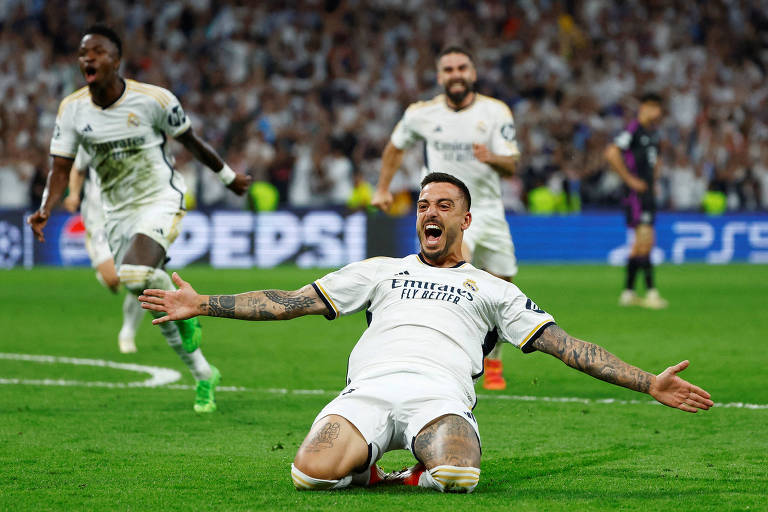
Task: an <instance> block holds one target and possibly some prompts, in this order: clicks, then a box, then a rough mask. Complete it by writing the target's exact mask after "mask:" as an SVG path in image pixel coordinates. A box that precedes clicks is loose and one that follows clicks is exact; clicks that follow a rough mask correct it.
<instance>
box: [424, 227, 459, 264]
mask: <svg viewBox="0 0 768 512" xmlns="http://www.w3.org/2000/svg"><path fill="white" fill-rule="evenodd" d="M442 236H443V246H442V247H441V248H439V249H429V250H428V249H427V248H426V244H425V243H424V237H426V235H425V234H424V229H423V228H421V229H419V242H420V243H421V253H422V254H423V255H424V256H425V257H426V258H429V259H430V260H432V261H434V262H435V263H437V262H438V261H439V260H441V259H442V258H443V257H445V256H447V255H448V254H449V253H450V251H451V247H452V246H453V242H454V240H456V236H457V233H456V232H455V231H454V230H450V229H448V228H447V227H446V226H444V227H443V235H442Z"/></svg>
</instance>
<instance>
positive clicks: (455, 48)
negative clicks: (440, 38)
mask: <svg viewBox="0 0 768 512" xmlns="http://www.w3.org/2000/svg"><path fill="white" fill-rule="evenodd" d="M451 53H460V54H462V55H466V56H467V58H468V59H469V61H470V62H471V63H472V65H474V64H475V59H474V58H473V57H472V54H471V53H469V50H467V49H466V48H464V47H463V46H459V45H457V44H452V45H448V46H446V47H445V48H443V49H442V50H440V53H438V54H437V60H438V61H439V60H440V59H442V58H443V57H445V56H446V55H450V54H451Z"/></svg>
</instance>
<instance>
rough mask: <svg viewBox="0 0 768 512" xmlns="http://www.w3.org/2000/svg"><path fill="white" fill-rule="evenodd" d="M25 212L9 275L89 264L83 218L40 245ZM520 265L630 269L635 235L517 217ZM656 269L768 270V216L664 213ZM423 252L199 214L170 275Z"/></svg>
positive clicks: (315, 225) (363, 232)
mask: <svg viewBox="0 0 768 512" xmlns="http://www.w3.org/2000/svg"><path fill="white" fill-rule="evenodd" d="M27 214H28V213H27V212H24V211H21V210H4V211H0V268H11V267H15V266H26V267H32V266H34V265H65V266H70V265H89V264H90V262H89V261H88V254H87V252H86V250H85V228H84V226H83V223H82V221H81V219H80V216H79V215H69V214H66V213H63V212H57V213H55V214H54V215H52V216H51V219H50V220H49V222H48V226H47V228H46V231H45V234H46V243H44V244H41V243H39V242H37V241H35V240H34V238H33V236H32V232H31V231H30V229H29V227H28V226H26V225H25V223H24V219H25V217H26V215H27ZM507 220H508V222H509V225H510V230H511V232H512V236H513V238H514V241H515V251H516V254H517V258H518V260H520V261H521V262H529V263H587V262H591V263H608V264H612V265H623V264H624V262H625V261H626V256H627V253H628V249H629V246H630V244H631V241H632V240H631V233H628V232H627V230H626V228H625V226H624V219H623V216H622V215H621V214H620V213H617V212H605V213H583V214H580V215H569V216H552V217H538V216H529V215H508V216H507ZM656 238H657V243H656V248H655V249H654V251H653V255H652V256H653V260H654V261H655V262H657V263H664V262H666V263H675V264H677V263H685V262H705V263H711V264H722V263H729V262H748V263H763V264H765V263H768V215H766V214H732V215H724V216H720V217H708V216H705V215H702V214H671V213H661V214H659V215H658V217H657V219H656ZM417 250H418V240H417V238H416V228H415V216H414V215H409V216H406V217H402V218H391V217H387V216H385V215H382V214H372V215H366V214H364V213H359V212H358V213H351V214H350V213H343V212H338V211H334V210H317V211H288V210H285V211H277V212H271V213H262V214H258V215H257V214H253V213H250V212H242V211H213V212H200V211H191V212H189V213H187V215H186V217H185V218H184V220H183V222H182V225H181V233H180V235H179V237H178V238H177V240H176V242H175V243H174V244H173V245H172V246H171V249H170V251H169V256H170V257H171V262H170V264H169V267H173V268H179V267H182V266H185V265H188V264H190V263H208V264H211V265H213V266H214V267H221V268H224V267H227V268H251V267H261V268H268V267H272V266H275V265H279V264H284V263H291V264H296V265H298V266H301V267H325V268H334V267H340V266H343V265H345V264H347V263H349V262H352V261H358V260H361V259H364V258H366V257H372V256H405V255H407V254H411V253H413V252H415V251H417Z"/></svg>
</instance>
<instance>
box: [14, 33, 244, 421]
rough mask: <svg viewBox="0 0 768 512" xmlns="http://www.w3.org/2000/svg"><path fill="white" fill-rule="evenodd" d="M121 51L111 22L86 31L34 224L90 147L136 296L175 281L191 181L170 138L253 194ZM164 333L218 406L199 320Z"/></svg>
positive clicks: (109, 224)
mask: <svg viewBox="0 0 768 512" xmlns="http://www.w3.org/2000/svg"><path fill="white" fill-rule="evenodd" d="M121 57H122V43H121V41H120V38H119V37H118V36H117V34H115V32H114V31H113V30H112V29H110V28H108V27H104V26H95V27H92V28H90V29H89V30H87V31H86V32H85V35H84V36H83V38H82V39H81V41H80V47H79V50H78V62H79V65H80V71H81V72H82V74H83V76H84V77H85V81H86V82H87V84H88V85H87V87H83V88H82V89H80V90H79V91H77V92H75V93H73V94H71V95H69V96H67V97H66V98H64V100H62V102H61V105H60V106H59V112H58V115H57V118H56V126H55V129H54V133H53V138H52V140H51V155H52V156H53V166H52V169H51V171H50V173H49V174H48V182H47V184H46V188H45V192H44V194H43V200H42V204H41V205H40V209H39V210H38V211H37V212H35V213H34V214H33V215H31V216H30V217H29V219H28V222H29V224H30V225H31V226H32V230H33V231H34V233H35V235H36V236H37V238H38V240H40V241H44V240H45V239H44V236H43V230H44V228H45V224H46V222H47V221H48V217H49V215H50V212H51V209H52V208H53V207H54V206H55V205H56V204H57V203H58V202H59V200H60V199H61V196H62V194H63V192H64V189H65V188H66V186H67V182H68V179H69V174H70V170H71V168H72V160H73V158H74V157H75V154H76V152H77V149H78V147H82V148H83V149H84V150H85V152H86V153H87V154H88V156H89V157H90V159H91V166H92V167H93V169H94V171H95V172H96V174H97V175H98V178H99V183H100V185H101V199H102V205H103V208H104V215H105V219H106V231H107V239H108V241H109V247H110V249H111V252H112V254H113V256H114V259H115V264H116V266H117V275H118V277H119V279H120V282H121V283H122V284H123V285H125V287H126V288H127V289H128V290H129V291H130V292H131V293H133V294H135V295H138V294H139V293H141V290H143V289H145V288H148V287H151V288H163V289H166V290H172V289H174V288H173V283H172V282H171V279H170V277H169V276H168V274H166V272H165V271H164V270H163V269H162V265H163V264H164V263H165V257H166V252H167V250H168V247H169V246H170V244H171V243H172V242H173V240H174V239H175V238H176V236H177V235H178V228H179V223H180V221H181V219H182V217H183V216H184V214H185V210H184V190H185V186H184V180H183V178H182V177H181V175H180V174H179V173H177V172H176V171H175V170H174V169H173V167H172V166H171V165H170V163H169V162H168V159H167V157H166V154H165V143H166V140H167V137H173V138H175V139H176V140H178V141H179V142H181V143H182V144H183V145H184V147H185V148H186V149H187V150H189V151H190V152H191V153H192V154H193V155H194V156H195V158H197V159H198V160H199V161H200V162H202V163H203V164H205V165H206V166H208V167H209V168H211V169H212V170H213V171H215V172H216V173H218V175H219V176H220V178H221V179H222V181H223V182H224V183H225V184H226V185H227V186H228V187H229V188H230V189H231V190H233V191H235V192H237V193H239V194H242V193H244V192H245V190H246V189H247V187H248V184H249V182H250V178H249V177H247V176H241V175H236V174H235V172H234V171H232V169H230V168H229V166H227V165H226V164H225V163H224V161H223V160H222V159H221V157H219V155H218V154H217V153H216V152H215V151H214V150H213V149H212V148H211V147H210V146H209V145H208V144H206V143H205V142H204V141H202V140H201V139H200V138H198V137H197V135H196V134H195V133H194V132H193V130H192V128H191V124H190V121H189V119H188V118H187V116H186V115H185V114H184V111H183V110H182V108H181V105H180V104H179V101H178V100H177V99H176V97H175V96H174V95H173V94H172V93H171V92H170V91H168V90H166V89H163V88H161V87H156V86H153V85H149V84H144V83H140V82H136V81H133V80H129V79H125V78H123V77H122V76H121V75H120V61H121ZM162 332H163V335H164V336H165V338H166V340H167V341H168V344H169V345H170V346H171V347H172V348H173V349H174V350H175V351H176V353H177V354H178V355H179V356H180V357H181V359H182V361H184V363H185V364H186V365H187V367H188V368H189V369H190V371H191V372H192V375H193V376H194V377H195V380H196V381H197V388H196V398H195V404H194V409H195V411H197V412H212V411H214V410H215V409H216V403H215V401H214V388H215V387H216V384H217V383H218V381H219V379H220V373H219V371H218V370H217V369H216V368H214V367H213V366H210V365H209V364H208V361H207V360H206V359H205V357H204V356H203V354H202V351H201V350H200V348H199V345H200V340H201V337H202V334H201V329H200V325H199V322H198V321H197V320H184V321H179V322H171V323H167V324H165V325H164V326H163V329H162Z"/></svg>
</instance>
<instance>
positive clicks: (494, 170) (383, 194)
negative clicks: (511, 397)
mask: <svg viewBox="0 0 768 512" xmlns="http://www.w3.org/2000/svg"><path fill="white" fill-rule="evenodd" d="M436 64H437V82H438V84H439V85H441V86H442V87H443V88H444V89H445V93H444V94H439V95H438V96H436V97H435V98H433V99H431V100H430V101H420V102H417V103H414V104H412V105H411V106H409V107H408V108H407V109H406V111H405V114H403V118H402V119H401V120H400V122H399V123H397V126H395V130H394V131H393V132H392V137H391V139H390V141H389V143H388V144H387V147H386V148H385V149H384V154H383V155H382V160H381V162H382V163H381V174H380V176H379V183H378V185H377V187H376V194H375V195H374V197H373V200H372V201H371V202H372V204H374V205H375V206H378V207H379V208H381V209H382V210H385V211H386V210H388V209H389V207H390V206H391V204H392V194H391V193H390V191H389V185H390V183H391V182H392V178H393V177H394V175H395V173H396V172H397V170H398V169H399V167H400V163H401V162H402V160H403V153H404V152H405V149H406V148H408V147H410V146H412V145H413V144H415V143H416V142H418V141H423V143H424V168H423V174H425V175H426V174H427V173H430V172H435V171H440V172H445V173H447V174H451V175H453V176H456V177H457V178H459V179H460V180H462V181H463V182H464V183H465V184H466V185H467V188H468V189H469V191H470V193H471V194H472V198H473V200H474V203H475V207H474V209H473V211H472V213H473V222H472V227H471V228H470V229H468V230H467V231H466V232H465V233H464V243H463V246H462V254H463V255H464V258H465V259H466V260H467V261H470V262H472V263H473V264H474V265H476V266H477V267H479V268H482V269H483V270H487V271H488V272H490V273H492V274H493V275H495V276H497V277H500V278H502V279H506V280H508V281H512V278H513V277H514V276H515V275H516V274H517V260H516V259H515V246H514V244H513V243H512V236H511V235H510V232H509V225H508V224H507V219H506V218H505V216H504V205H503V203H502V202H501V179H500V176H506V175H511V174H512V173H513V172H514V170H515V166H516V164H517V160H518V158H519V157H520V151H519V149H518V147H517V141H516V140H515V123H514V120H513V118H512V112H511V111H510V110H509V107H508V106H507V105H506V104H505V103H504V102H502V101H499V100H497V99H495V98H491V97H489V96H484V95H482V94H478V93H477V92H475V82H476V81H477V71H476V70H475V64H474V62H473V60H472V56H471V55H470V54H469V52H468V51H467V50H466V49H464V48H461V47H458V46H449V47H447V48H445V49H444V50H443V51H441V52H440V55H438V57H437V63H436ZM486 355H487V356H488V357H487V359H486V361H485V377H484V379H483V387H484V388H485V389H493V390H501V389H504V388H506V386H507V383H506V381H505V379H504V373H503V367H502V362H501V346H500V345H499V346H498V347H497V348H495V349H494V350H492V351H491V352H490V353H489V354H486Z"/></svg>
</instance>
